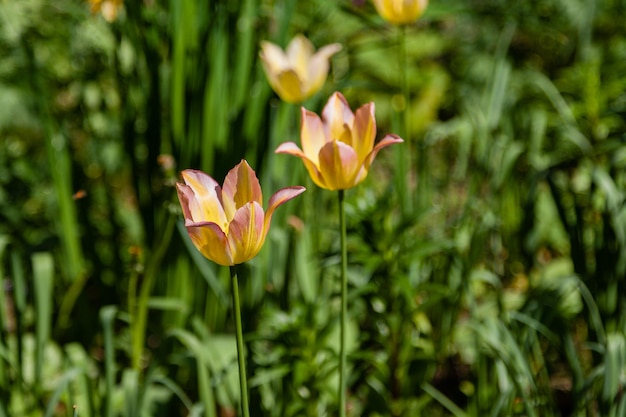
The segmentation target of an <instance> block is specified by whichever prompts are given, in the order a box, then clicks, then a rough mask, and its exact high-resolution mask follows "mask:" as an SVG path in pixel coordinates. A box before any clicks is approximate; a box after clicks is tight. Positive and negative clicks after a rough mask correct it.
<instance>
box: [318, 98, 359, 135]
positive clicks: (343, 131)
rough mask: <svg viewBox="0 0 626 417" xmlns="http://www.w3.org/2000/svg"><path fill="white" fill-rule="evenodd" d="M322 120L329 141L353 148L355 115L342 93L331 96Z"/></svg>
mask: <svg viewBox="0 0 626 417" xmlns="http://www.w3.org/2000/svg"><path fill="white" fill-rule="evenodd" d="M322 119H323V120H324V128H325V129H326V137H327V138H328V139H334V140H340V141H342V142H343V143H346V144H348V145H350V146H352V134H351V132H350V130H351V129H352V125H353V124H354V113H352V110H350V105H349V104H348V102H347V101H346V98H345V97H344V96H343V95H342V94H341V93H339V92H335V93H333V95H332V96H330V98H329V99H328V102H327V103H326V105H325V106H324V110H322Z"/></svg>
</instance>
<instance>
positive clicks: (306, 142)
mask: <svg viewBox="0 0 626 417" xmlns="http://www.w3.org/2000/svg"><path fill="white" fill-rule="evenodd" d="M301 113H302V116H301V118H300V143H301V144H302V151H303V152H304V154H305V155H306V157H307V158H308V159H310V160H311V161H312V162H313V163H314V164H315V165H319V156H318V155H319V153H320V150H321V149H322V146H324V145H325V144H326V142H327V141H328V140H329V138H328V137H327V136H326V134H325V133H324V125H323V124H322V120H321V119H320V117H319V116H318V115H317V114H315V113H313V112H312V111H309V110H307V109H305V108H304V107H302V109H301Z"/></svg>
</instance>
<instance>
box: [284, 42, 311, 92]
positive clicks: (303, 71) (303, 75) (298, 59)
mask: <svg viewBox="0 0 626 417" xmlns="http://www.w3.org/2000/svg"><path fill="white" fill-rule="evenodd" d="M314 51H315V48H314V47H313V44H312V43H311V41H310V40H308V39H307V38H306V37H305V36H303V35H302V34H298V35H296V36H295V37H294V38H293V39H292V40H291V42H289V45H287V51H286V52H287V59H288V60H289V65H290V67H291V68H293V69H295V71H296V73H297V74H298V76H299V78H300V79H301V80H303V82H304V83H305V84H307V82H308V68H309V67H308V63H309V61H310V59H311V55H313V52H314Z"/></svg>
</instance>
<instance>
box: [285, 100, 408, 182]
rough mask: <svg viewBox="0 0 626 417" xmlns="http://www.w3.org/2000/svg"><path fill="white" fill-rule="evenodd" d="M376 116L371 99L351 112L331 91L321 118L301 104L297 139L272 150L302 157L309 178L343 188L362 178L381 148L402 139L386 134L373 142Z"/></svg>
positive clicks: (345, 102)
mask: <svg viewBox="0 0 626 417" xmlns="http://www.w3.org/2000/svg"><path fill="white" fill-rule="evenodd" d="M375 139H376V119H375V117H374V103H367V104H365V105H364V106H362V107H361V108H359V109H358V110H357V111H356V114H355V113H352V110H350V106H349V105H348V102H347V101H346V99H345V98H344V96H343V95H341V93H337V92H336V93H334V94H333V95H332V96H331V97H330V98H329V99H328V103H326V106H325V107H324V110H323V112H322V118H321V119H320V117H319V116H318V115H317V114H315V113H313V112H311V111H308V110H307V109H305V108H304V107H303V108H302V121H301V127H300V141H301V144H302V149H300V148H299V147H298V145H296V144H295V143H293V142H286V143H283V144H282V145H280V146H279V147H278V149H276V153H287V154H291V155H294V156H297V157H299V158H301V159H302V162H304V165H305V167H306V169H307V171H309V175H310V176H311V178H312V179H313V182H315V184H317V185H318V186H320V187H322V188H325V189H327V190H346V189H348V188H352V187H354V186H355V185H357V184H359V183H360V182H362V181H363V180H364V179H365V178H366V177H367V173H368V171H369V169H370V165H371V164H372V162H373V161H374V158H375V157H376V155H377V154H378V151H380V150H381V149H382V148H384V147H386V146H389V145H393V144H394V143H399V142H403V140H402V139H401V138H400V137H399V136H397V135H393V134H390V135H387V136H385V137H384V138H383V140H381V141H380V142H378V143H377V144H376V146H374V140H375Z"/></svg>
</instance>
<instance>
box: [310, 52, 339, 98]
mask: <svg viewBox="0 0 626 417" xmlns="http://www.w3.org/2000/svg"><path fill="white" fill-rule="evenodd" d="M340 50H341V45H340V44H338V43H333V44H330V45H326V46H324V47H322V48H320V49H319V50H318V51H317V52H316V53H315V54H314V55H313V56H312V57H311V59H310V61H309V64H308V71H307V74H308V76H307V80H308V86H309V87H308V89H307V93H308V94H310V95H313V93H315V92H316V91H318V90H319V89H320V88H322V86H323V85H324V82H325V81H326V77H327V76H328V70H329V67H330V63H329V60H330V57H331V56H333V55H335V54H336V53H337V52H339V51H340Z"/></svg>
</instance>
